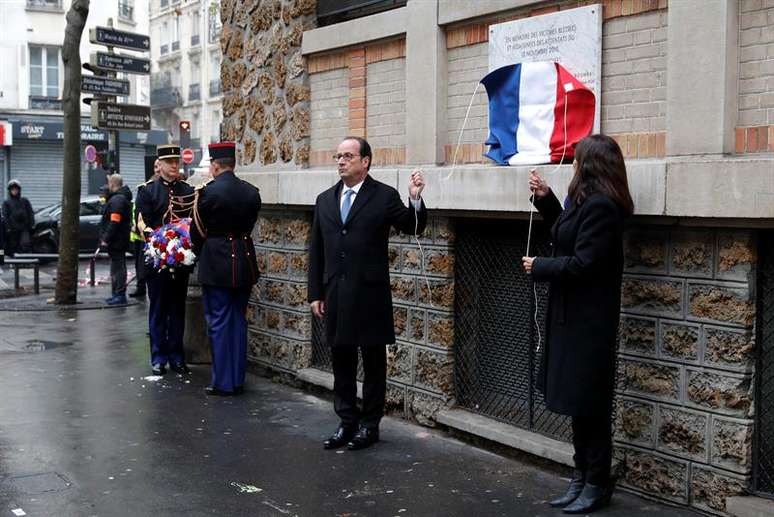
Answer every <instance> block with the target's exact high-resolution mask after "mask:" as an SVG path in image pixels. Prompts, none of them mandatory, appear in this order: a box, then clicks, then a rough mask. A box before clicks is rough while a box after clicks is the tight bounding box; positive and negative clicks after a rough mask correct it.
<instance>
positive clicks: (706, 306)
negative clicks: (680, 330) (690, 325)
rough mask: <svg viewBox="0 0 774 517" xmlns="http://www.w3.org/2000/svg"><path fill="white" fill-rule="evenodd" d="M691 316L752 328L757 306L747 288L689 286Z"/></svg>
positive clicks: (733, 286) (704, 285)
mask: <svg viewBox="0 0 774 517" xmlns="http://www.w3.org/2000/svg"><path fill="white" fill-rule="evenodd" d="M688 304H689V311H690V312H689V316H690V317H691V318H700V319H703V320H714V321H719V322H722V323H732V324H737V325H742V326H750V325H752V324H753V322H754V321H755V304H754V302H753V298H752V293H751V292H750V290H749V289H748V288H747V287H746V286H737V285H711V284H698V283H689V284H688Z"/></svg>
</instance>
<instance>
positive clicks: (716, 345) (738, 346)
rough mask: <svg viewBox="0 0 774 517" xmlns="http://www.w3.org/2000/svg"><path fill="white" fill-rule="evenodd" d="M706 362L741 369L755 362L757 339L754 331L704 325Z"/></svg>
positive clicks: (747, 367) (750, 366)
mask: <svg viewBox="0 0 774 517" xmlns="http://www.w3.org/2000/svg"><path fill="white" fill-rule="evenodd" d="M703 334H704V339H703V342H704V363H705V364H708V365H717V366H724V367H735V368H741V369H749V368H752V366H753V364H754V362H755V354H754V351H755V340H754V339H753V335H752V332H751V331H749V330H747V331H744V330H731V329H725V328H715V327H709V326H705V327H704V332H703Z"/></svg>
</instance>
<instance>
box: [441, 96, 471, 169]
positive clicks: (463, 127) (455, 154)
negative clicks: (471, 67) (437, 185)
mask: <svg viewBox="0 0 774 517" xmlns="http://www.w3.org/2000/svg"><path fill="white" fill-rule="evenodd" d="M479 86H481V83H476V88H475V89H474V90H473V95H471V96H470V102H469V103H468V109H467V111H465V118H464V119H462V127H461V128H460V134H459V136H458V137H457V146H456V147H455V148H454V156H453V157H452V166H451V170H450V171H449V174H447V175H446V176H444V178H443V179H442V180H441V181H446V180H448V179H449V178H451V177H452V174H454V167H455V166H456V165H457V152H458V151H459V150H460V145H461V144H462V133H463V132H464V131H465V124H467V123H468V116H469V115H470V108H471V107H472V106H473V101H474V100H475V98H476V93H478V87H479Z"/></svg>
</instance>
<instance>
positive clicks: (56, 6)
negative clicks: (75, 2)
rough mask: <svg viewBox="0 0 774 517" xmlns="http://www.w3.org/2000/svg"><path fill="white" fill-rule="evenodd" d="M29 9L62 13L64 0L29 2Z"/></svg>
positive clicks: (32, 0)
mask: <svg viewBox="0 0 774 517" xmlns="http://www.w3.org/2000/svg"><path fill="white" fill-rule="evenodd" d="M27 9H34V10H40V11H61V10H62V0H27Z"/></svg>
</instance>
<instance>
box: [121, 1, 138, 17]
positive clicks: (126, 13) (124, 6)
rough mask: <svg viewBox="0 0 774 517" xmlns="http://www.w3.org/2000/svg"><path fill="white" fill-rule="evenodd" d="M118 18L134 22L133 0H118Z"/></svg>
mask: <svg viewBox="0 0 774 517" xmlns="http://www.w3.org/2000/svg"><path fill="white" fill-rule="evenodd" d="M118 19H119V20H124V21H128V22H134V0H118Z"/></svg>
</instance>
